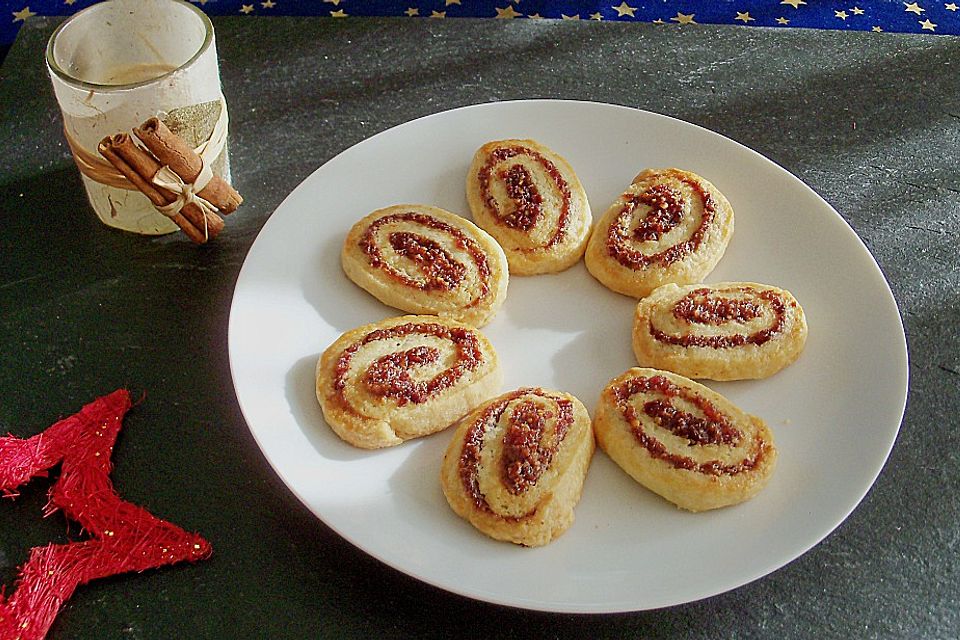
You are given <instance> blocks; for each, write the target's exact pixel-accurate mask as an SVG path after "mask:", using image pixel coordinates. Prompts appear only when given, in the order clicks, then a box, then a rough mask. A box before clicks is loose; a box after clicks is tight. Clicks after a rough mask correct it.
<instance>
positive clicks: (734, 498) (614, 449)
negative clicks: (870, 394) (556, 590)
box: [593, 368, 777, 511]
mask: <svg viewBox="0 0 960 640" xmlns="http://www.w3.org/2000/svg"><path fill="white" fill-rule="evenodd" d="M593 425H594V431H595V432H596V435H597V443H598V444H599V445H600V448H602V449H603V450H604V451H605V452H606V453H607V455H609V456H610V458H611V459H613V461H614V462H616V463H617V464H618V465H619V466H620V467H621V468H622V469H623V470H624V471H626V472H627V474H629V475H630V477H632V478H633V479H634V480H636V481H637V482H639V483H640V484H642V485H643V486H645V487H647V488H648V489H650V490H651V491H653V492H654V493H657V494H659V495H660V496H662V497H664V498H666V499H667V500H669V501H671V502H673V503H674V504H676V505H677V506H679V507H681V508H683V509H688V510H690V511H703V510H706V509H716V508H719V507H725V506H729V505H733V504H737V503H739V502H743V501H744V500H748V499H749V498H751V497H753V496H754V495H756V494H757V493H758V492H759V491H760V490H761V489H762V488H763V487H764V486H765V485H766V483H767V481H768V480H769V478H770V475H771V474H772V473H773V469H774V466H775V465H776V459H777V449H776V447H775V446H774V444H773V435H772V434H771V433H770V430H769V428H767V425H766V424H765V423H764V422H763V420H761V419H760V418H757V417H755V416H751V415H749V414H746V413H744V412H743V411H742V410H740V409H739V408H737V407H736V406H735V405H734V404H733V403H731V402H730V401H729V400H727V399H726V398H724V397H723V396H721V395H720V394H718V393H716V392H714V391H711V390H710V389H708V388H707V387H704V386H703V385H701V384H697V383H696V382H693V381H692V380H688V379H687V378H684V377H683V376H680V375H677V374H674V373H670V372H668V371H661V370H657V369H644V368H633V369H630V370H628V371H627V372H626V373H624V374H623V375H620V376H618V377H616V378H614V379H613V380H611V381H610V383H609V384H608V385H607V386H606V387H605V388H604V390H603V392H602V393H601V395H600V402H599V404H598V406H597V411H596V415H595V416H594V422H593Z"/></svg>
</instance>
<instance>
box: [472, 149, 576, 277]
mask: <svg viewBox="0 0 960 640" xmlns="http://www.w3.org/2000/svg"><path fill="white" fill-rule="evenodd" d="M467 201H468V202H469V204H470V210H471V211H472V213H473V219H474V220H475V221H476V222H477V224H478V225H480V227H482V228H483V229H485V230H486V231H487V232H489V233H490V235H492V236H493V237H494V238H496V239H497V242H499V243H500V245H501V246H502V247H503V250H504V252H505V253H506V256H507V261H508V263H509V264H510V271H511V272H513V273H516V274H520V275H531V274H537V273H553V272H557V271H562V270H564V269H566V268H568V267H570V266H571V265H573V264H574V263H576V262H577V261H578V260H579V259H580V257H581V256H582V255H583V252H584V250H585V248H586V242H587V236H588V235H589V233H590V225H591V222H592V217H591V214H590V205H589V203H588V202H587V197H586V193H585V192H584V190H583V186H582V185H581V184H580V180H579V178H577V175H576V174H575V173H574V171H573V168H572V167H571V166H570V164H569V163H568V162H567V161H566V160H565V159H563V158H562V157H561V156H559V155H557V154H556V153H555V152H553V151H552V150H550V149H548V148H547V147H545V146H543V145H541V144H539V143H537V142H535V141H533V140H500V141H496V142H488V143H487V144H485V145H483V146H482V147H480V149H479V150H477V152H476V154H475V155H474V158H473V163H472V165H471V167H470V171H469V173H468V174H467Z"/></svg>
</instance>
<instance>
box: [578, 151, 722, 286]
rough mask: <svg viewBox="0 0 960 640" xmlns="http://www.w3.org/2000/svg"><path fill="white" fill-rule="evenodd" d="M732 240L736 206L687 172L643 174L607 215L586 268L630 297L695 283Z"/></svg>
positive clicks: (589, 251) (592, 244)
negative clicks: (668, 285) (663, 287)
mask: <svg viewBox="0 0 960 640" xmlns="http://www.w3.org/2000/svg"><path fill="white" fill-rule="evenodd" d="M731 235H733V208H731V206H730V203H729V202H727V199H726V198H725V197H724V196H723V194H722V193H720V191H718V190H717V188H716V187H714V186H713V185H712V184H710V183H709V182H707V181H706V180H704V179H703V178H701V177H700V176H698V175H696V174H695V173H690V172H689V171H682V170H680V169H647V170H645V171H643V172H641V173H640V174H639V175H638V176H637V177H636V178H634V180H633V184H631V185H630V186H629V187H628V188H627V190H626V191H624V192H623V194H621V196H620V197H619V198H617V200H616V201H615V202H614V203H613V204H612V205H611V206H610V208H609V209H607V211H606V213H604V214H603V216H602V217H601V218H600V221H599V222H598V223H597V226H596V229H594V233H593V236H592V237H591V238H590V243H589V245H588V246H587V252H586V263H587V269H588V270H589V271H590V273H591V274H593V277H595V278H596V279H597V280H599V281H600V282H601V283H603V284H604V285H605V286H607V287H608V288H610V289H612V290H613V291H616V292H618V293H622V294H625V295H628V296H633V297H635V298H642V297H643V296H646V295H648V294H649V293H650V292H651V291H653V290H654V289H656V288H657V287H659V286H661V285H664V284H667V283H669V282H674V283H677V284H691V283H694V282H700V281H701V280H703V278H704V277H705V276H706V275H707V274H708V273H710V272H711V271H712V270H713V268H714V267H715V266H716V265H717V262H719V261H720V258H721V257H723V253H724V251H726V248H727V243H728V242H729V241H730V236H731Z"/></svg>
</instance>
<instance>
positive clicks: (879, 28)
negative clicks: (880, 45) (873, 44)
mask: <svg viewBox="0 0 960 640" xmlns="http://www.w3.org/2000/svg"><path fill="white" fill-rule="evenodd" d="M870 31H873V32H874V33H880V32H881V31H883V29H882V28H881V27H880V25H878V24H877V25H874V26H873V28H872V29H870Z"/></svg>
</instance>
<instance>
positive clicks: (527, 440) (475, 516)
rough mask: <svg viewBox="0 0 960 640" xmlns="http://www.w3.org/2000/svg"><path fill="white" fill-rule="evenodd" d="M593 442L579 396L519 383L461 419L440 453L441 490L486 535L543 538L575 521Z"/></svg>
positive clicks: (519, 540) (528, 541)
mask: <svg viewBox="0 0 960 640" xmlns="http://www.w3.org/2000/svg"><path fill="white" fill-rule="evenodd" d="M594 447H595V445H594V438H593V429H592V427H591V425H590V416H589V414H588V413H587V410H586V408H584V406H583V404H581V402H580V401H579V400H577V399H576V398H574V397H573V396H571V395H569V394H566V393H561V392H559V391H547V390H544V389H539V388H525V389H519V390H517V391H513V392H510V393H506V394H504V395H501V396H499V397H498V398H495V399H493V400H491V401H490V402H488V403H486V404H484V405H482V406H480V407H478V408H477V409H475V410H474V411H472V412H470V414H469V415H467V416H466V417H464V418H463V420H461V422H460V426H459V427H458V428H457V431H456V433H455V434H454V436H453V440H452V441H451V442H450V446H449V447H448V448H447V452H446V455H445V456H444V458H443V465H442V469H441V477H440V479H441V485H442V487H443V493H444V495H446V497H447V502H449V503H450V507H451V508H452V509H453V511H454V512H455V513H456V514H457V515H459V516H460V517H461V518H464V519H465V520H467V521H468V522H470V523H471V524H472V525H473V526H474V527H476V528H477V529H479V530H480V531H482V532H483V533H485V534H486V535H488V536H490V537H491V538H495V539H497V540H506V541H509V542H514V543H516V544H521V545H525V546H529V547H534V546H541V545H545V544H547V543H548V542H550V541H551V540H553V539H554V538H556V537H557V536H559V535H560V534H561V533H563V532H564V531H566V530H567V528H569V526H570V525H571V524H572V523H573V509H574V507H575V506H576V504H577V502H579V500H580V492H581V490H582V489H583V481H584V478H585V477H586V475H587V469H588V468H589V467H590V460H591V458H592V457H593V451H594Z"/></svg>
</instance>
